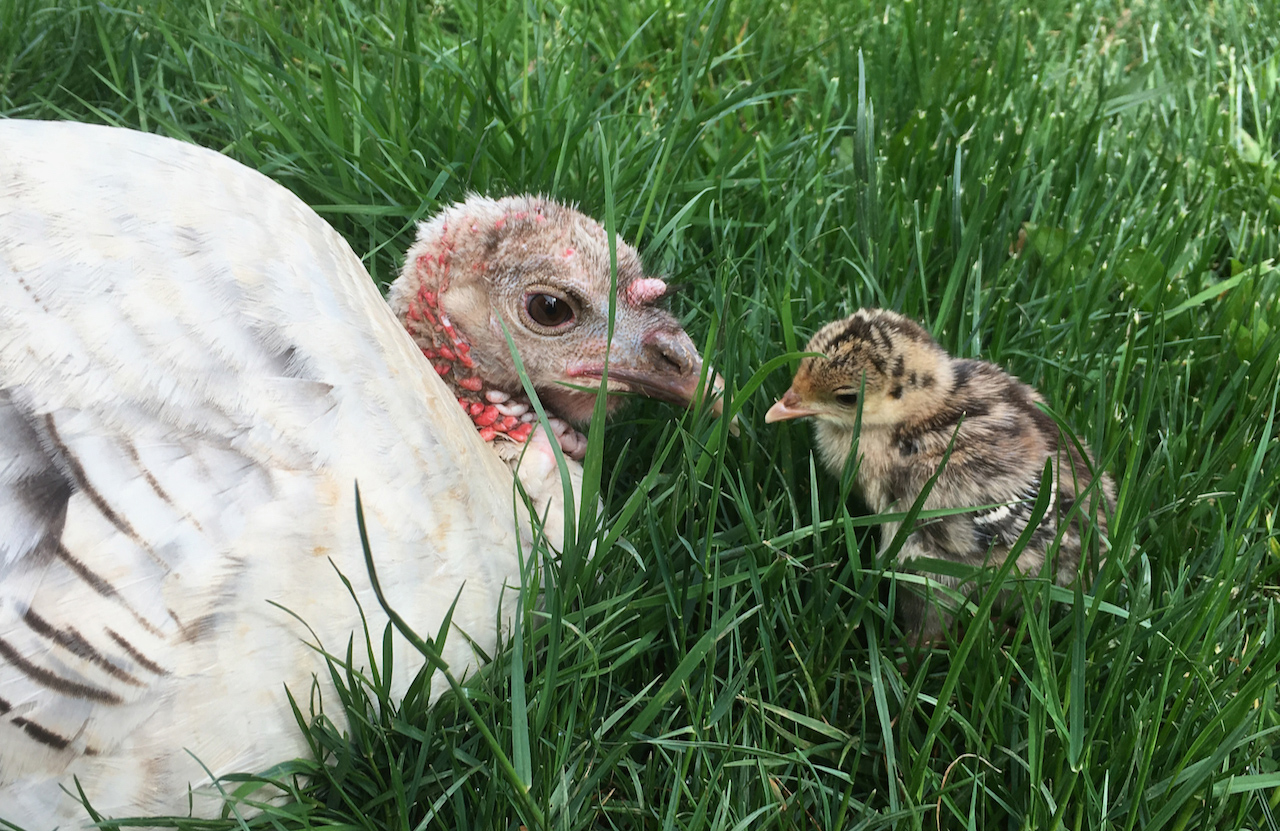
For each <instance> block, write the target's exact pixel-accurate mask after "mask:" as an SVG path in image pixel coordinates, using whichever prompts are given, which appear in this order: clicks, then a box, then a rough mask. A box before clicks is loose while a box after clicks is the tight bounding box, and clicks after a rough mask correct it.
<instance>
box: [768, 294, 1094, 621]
mask: <svg viewBox="0 0 1280 831" xmlns="http://www.w3.org/2000/svg"><path fill="white" fill-rule="evenodd" d="M805 351H806V352H819V353H822V355H823V357H813V356H810V357H807V358H805V359H803V360H802V361H801V362H800V367H799V369H798V370H797V371H796V375H795V379H794V380H793V381H792V383H791V388H790V389H788V390H787V391H786V393H785V394H784V395H783V396H782V398H781V399H780V400H779V401H778V402H777V403H776V404H774V405H773V407H772V408H770V410H769V412H768V413H767V414H766V415H765V421H766V422H774V421H783V420H786V419H793V418H806V417H811V418H813V419H814V421H815V425H814V427H815V429H814V433H815V436H816V439H817V446H818V451H819V455H820V456H821V457H822V461H823V463H824V464H825V465H826V466H827V469H828V470H830V471H831V472H832V473H834V474H835V475H837V476H839V475H840V474H841V473H842V472H843V470H844V467H845V464H846V462H847V460H848V457H849V454H850V453H851V452H852V448H853V440H854V438H855V435H856V437H857V440H858V454H859V456H860V458H859V459H858V460H857V462H856V464H857V465H858V467H857V484H858V486H859V488H860V490H861V491H862V494H863V496H864V497H865V498H866V500H867V503H868V505H869V506H870V507H871V509H872V510H874V511H875V512H877V513H887V512H891V511H892V512H900V511H906V510H907V509H909V508H910V507H911V506H912V504H913V503H914V502H915V501H916V498H917V497H918V496H919V495H920V493H921V491H922V490H923V489H924V486H925V484H926V483H927V482H928V481H929V479H930V478H932V477H933V476H934V474H935V473H938V471H939V468H941V473H939V474H938V480H937V481H936V482H935V483H934V485H933V489H932V490H931V491H930V492H929V495H928V496H927V497H926V498H925V501H924V505H923V509H924V510H935V509H946V508H974V509H975V510H973V511H966V512H963V513H957V514H951V515H949V516H944V517H938V518H935V519H932V520H927V521H923V522H920V523H919V524H918V525H917V527H916V528H915V529H914V530H913V531H912V533H911V534H910V535H909V536H908V537H907V539H906V541H905V542H904V544H903V546H902V549H901V551H900V552H899V554H898V559H899V560H900V561H901V562H903V563H909V562H910V561H911V560H915V559H920V558H929V559H937V560H950V561H952V562H956V563H963V564H966V565H973V566H981V565H983V564H992V565H999V564H1000V563H1003V562H1004V561H1005V558H1006V556H1007V555H1008V553H1009V551H1010V548H1011V547H1012V546H1013V545H1014V543H1015V542H1016V541H1017V539H1018V537H1019V535H1020V534H1022V532H1023V531H1024V529H1025V528H1026V527H1027V522H1028V520H1029V519H1030V514H1031V510H1032V507H1033V506H1034V504H1035V502H1036V497H1037V496H1038V493H1039V489H1040V478H1041V475H1042V473H1043V471H1044V466H1045V462H1046V460H1052V462H1053V470H1054V478H1053V480H1052V481H1051V483H1050V484H1051V486H1052V487H1053V492H1052V493H1051V494H1050V496H1049V500H1050V501H1049V507H1048V510H1047V511H1046V513H1045V515H1044V517H1043V518H1042V519H1041V521H1040V524H1039V525H1038V526H1037V527H1036V529H1035V531H1034V532H1033V533H1032V535H1031V537H1030V540H1029V542H1028V543H1027V545H1026V546H1025V548H1023V549H1022V551H1021V553H1020V554H1019V555H1018V560H1017V562H1016V564H1015V565H1016V567H1017V568H1018V570H1019V571H1020V572H1021V573H1023V574H1037V573H1039V572H1040V570H1041V568H1042V567H1043V566H1044V564H1045V558H1046V556H1047V554H1048V553H1049V550H1050V547H1051V544H1052V543H1053V542H1054V541H1055V539H1056V540H1057V543H1058V545H1057V549H1056V551H1057V560H1056V570H1055V571H1054V572H1053V574H1052V575H1051V576H1052V577H1053V578H1054V580H1055V582H1057V583H1058V584H1060V585H1066V584H1069V583H1071V582H1072V581H1073V580H1075V579H1076V577H1077V574H1078V573H1079V566H1080V556H1081V534H1082V530H1083V529H1082V523H1086V522H1087V523H1091V524H1095V525H1096V528H1097V530H1098V531H1099V532H1100V533H1102V534H1104V535H1105V534H1106V530H1107V515H1108V514H1109V513H1110V512H1111V511H1113V510H1114V509H1115V487H1114V485H1113V484H1112V482H1111V477H1110V476H1109V475H1107V474H1106V473H1095V464H1094V462H1093V459H1092V458H1091V457H1090V455H1089V451H1088V448H1087V447H1085V446H1084V444H1083V443H1077V440H1076V439H1075V438H1074V437H1072V436H1069V435H1063V434H1062V433H1061V432H1060V431H1059V429H1058V425H1057V423H1056V422H1054V420H1053V418H1052V417H1050V416H1049V415H1048V414H1047V413H1045V412H1044V411H1042V410H1041V409H1040V408H1039V407H1038V406H1036V405H1037V404H1040V403H1043V401H1044V399H1043V398H1041V397H1040V394H1039V393H1037V392H1036V391H1035V390H1034V389H1032V388H1031V387H1029V386H1027V385H1026V384H1024V383H1022V382H1021V381H1019V380H1018V379H1017V378H1014V377H1013V376H1011V375H1009V374H1008V373H1006V372H1005V371H1004V370H1002V369H1000V368H999V367H998V366H995V365H994V364H990V363H987V362H985V361H974V360H960V359H956V358H953V357H951V356H950V355H948V354H947V353H946V351H944V350H943V349H942V347H941V346H939V345H938V344H937V342H936V341H934V339H933V338H932V337H930V335H929V333H928V332H926V331H925V330H924V329H923V328H922V327H921V326H920V325H919V324H917V323H916V322H915V321H912V320H910V319H908V318H905V317H903V316H902V315H900V314H897V313H896V312H891V311H886V310H884V309H860V310H859V311H857V312H855V313H854V314H853V315H851V316H850V317H848V318H846V319H844V320H838V321H836V322H834V323H829V324H827V325H826V326H824V327H823V328H822V329H820V330H819V331H818V333H817V334H816V335H814V336H813V339H812V340H810V341H809V345H808V346H807V347H805ZM859 417H861V425H860V426H861V431H860V432H858V433H856V434H855V429H856V428H857V427H858V425H859ZM1082 451H1083V452H1082ZM948 452H950V456H949V457H948V456H947V454H948ZM944 458H945V459H946V465H945V467H943V466H942V465H943V460H944ZM897 531H898V523H897V522H886V523H884V524H882V525H881V527H880V538H881V544H882V545H883V546H887V545H888V544H889V543H890V541H892V540H893V538H894V535H895V534H896V533H897ZM931 577H933V579H934V580H936V581H938V582H940V583H942V584H944V585H948V586H951V587H952V588H955V587H956V586H957V585H959V580H956V579H954V578H951V577H943V576H938V575H931ZM897 605H898V611H899V618H900V622H901V624H902V629H903V631H904V632H906V633H907V635H908V637H909V639H911V640H912V641H914V642H916V643H927V642H930V641H935V640H937V639H938V637H939V636H940V635H941V633H942V629H943V627H944V625H945V624H946V621H947V620H948V617H949V616H948V615H947V614H946V613H945V612H942V611H940V610H939V609H938V608H937V607H936V606H934V605H931V604H928V603H926V601H925V600H924V599H923V598H922V597H920V596H919V595H916V594H914V593H913V592H911V591H907V592H899V593H898V604H897Z"/></svg>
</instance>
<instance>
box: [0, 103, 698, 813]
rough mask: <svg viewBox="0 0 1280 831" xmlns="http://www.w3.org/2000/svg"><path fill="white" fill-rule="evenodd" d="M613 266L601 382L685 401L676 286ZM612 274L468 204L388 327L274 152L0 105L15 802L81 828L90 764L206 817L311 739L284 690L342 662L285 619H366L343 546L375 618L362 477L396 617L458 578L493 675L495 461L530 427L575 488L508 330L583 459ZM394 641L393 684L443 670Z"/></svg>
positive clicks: (531, 455)
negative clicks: (531, 395)
mask: <svg viewBox="0 0 1280 831" xmlns="http://www.w3.org/2000/svg"><path fill="white" fill-rule="evenodd" d="M617 255H618V271H617V274H618V300H617V303H616V305H617V310H616V331H615V338H614V340H613V342H612V347H611V350H610V356H609V361H610V363H609V378H610V386H611V387H612V388H616V389H617V390H619V391H623V390H631V391H635V392H640V393H645V394H649V395H654V396H659V397H662V398H666V399H670V400H678V401H684V402H688V401H691V400H693V399H694V398H695V397H696V393H697V392H698V390H699V382H700V380H701V379H703V378H704V377H705V376H703V373H702V362H701V360H700V359H699V357H698V355H697V351H696V349H694V347H693V344H692V343H691V342H690V340H689V338H688V336H687V335H685V333H684V332H683V330H682V329H681V328H680V326H679V324H678V323H677V322H676V320H675V319H674V318H673V317H672V316H671V315H670V314H669V313H667V312H665V311H663V310H661V309H660V308H658V307H657V306H656V305H655V301H656V300H657V299H658V298H659V297H660V296H661V295H662V294H663V293H664V292H665V284H664V283H662V281H661V280H658V279H656V278H652V277H646V276H645V275H644V273H643V271H642V270H641V268H640V263H639V259H638V257H637V256H636V254H635V252H634V250H632V249H631V248H629V247H628V246H626V245H625V244H623V243H621V242H619V244H618V246H617ZM609 271H610V268H609V257H608V249H607V241H606V239H605V234H604V231H603V230H602V229H601V228H600V226H599V225H597V224H596V223H594V222H592V221H591V220H589V219H587V218H586V217H583V216H582V215H581V214H579V213H577V212H576V211H574V210H571V209H568V208H565V207H563V206H560V205H557V204H556V203H554V202H551V201H549V200H543V199H534V198H528V197H518V198H512V199H504V200H500V201H493V200H489V199H483V198H480V197H473V198H471V199H469V200H468V201H467V202H466V203H464V204H462V205H460V206H455V207H453V208H450V209H448V210H446V211H445V212H444V213H442V214H441V215H440V216H438V217H437V218H436V219H434V220H433V221H431V222H429V223H424V224H423V226H422V227H421V229H420V234H419V239H418V242H417V244H416V245H415V247H414V248H413V249H412V251H411V253H410V255H409V257H408V258H407V262H406V265H405V270H404V273H403V275H402V276H401V278H400V279H399V280H398V281H397V282H396V284H395V286H394V287H393V290H392V301H393V304H394V307H395V309H396V311H397V313H398V314H399V316H400V319H399V320H398V319H397V315H396V314H393V312H392V311H391V309H390V308H389V307H388V305H387V303H386V302H384V300H383V299H382V297H380V296H379V294H378V292H377V290H376V288H375V287H374V285H373V282H372V281H371V280H370V279H369V276H368V274H367V273H366V272H365V270H364V268H363V267H362V266H361V264H360V261H359V259H358V258H357V257H356V256H355V255H354V254H353V253H352V251H351V249H350V247H349V246H348V245H347V244H346V242H344V241H343V240H342V238H341V237H340V236H339V235H338V234H337V233H336V232H335V231H334V230H333V229H332V228H330V227H329V226H328V225H327V224H326V223H325V222H324V221H322V220H321V219H320V218H319V217H318V216H317V215H316V214H315V213H314V212H312V211H311V210H310V209H309V208H308V207H307V206H306V205H304V204H303V203H302V201H301V200H299V199H298V198H297V197H295V196H294V195H293V194H291V193H290V192H289V191H287V190H285V189H284V188H283V187H280V186H279V185H277V184H275V183H273V182H271V181H270V180H268V179H267V178H265V177H264V176H262V175H260V174H258V173H257V172H254V171H251V170H249V169H247V168H245V167H243V166H241V165H239V164H237V163H235V162H233V161H231V160H229V159H227V158H225V157H223V156H221V155H219V154H217V153H214V152H212V151H209V150H204V149H201V148H198V147H194V146H191V145H187V144H183V143H181V142H178V141H173V140H170V139H165V138H160V137H157V136H152V135H146V134H142V133H136V132H131V131H128V130H121V129H114V128H107V127H97V126H88V125H80V124H69V123H42V122H21V121H7V122H6V121H0V817H2V818H4V819H7V820H9V821H10V822H13V823H17V824H19V825H22V826H25V827H27V828H28V829H29V831H38V830H39V829H46V828H50V827H54V826H58V825H61V826H63V827H67V826H74V825H78V824H80V823H83V822H85V821H86V816H85V814H84V813H83V809H82V808H81V807H80V805H79V803H78V802H77V801H76V800H75V799H73V798H72V797H70V796H68V795H67V794H66V793H64V792H63V790H62V788H64V787H67V788H72V789H73V790H74V786H73V777H78V778H79V782H80V783H81V785H82V786H83V787H84V788H85V791H86V793H87V795H88V797H89V799H90V801H91V803H92V804H93V805H94V807H95V808H96V809H97V810H99V811H101V812H102V813H104V814H105V815H108V816H112V815H114V816H120V815H122V814H132V813H169V812H182V813H185V811H186V807H187V791H188V786H189V785H190V786H191V787H193V788H196V789H197V800H196V806H197V812H199V811H200V810H201V808H202V807H203V809H204V810H209V807H210V804H211V796H210V794H212V793H213V791H212V790H211V789H210V787H209V784H208V778H207V776H206V774H205V773H204V771H203V770H202V768H201V767H200V765H201V764H203V765H205V766H207V767H208V768H209V770H210V771H212V772H213V773H215V774H221V773H226V772H229V771H235V770H254V769H261V768H263V767H265V766H266V765H269V764H272V763H274V762H277V761H281V760H283V759H287V758H290V757H292V756H296V755H300V754H302V753H305V752H306V748H305V746H304V744H303V741H302V737H301V735H299V734H298V730H297V727H296V725H295V724H294V719H293V716H292V714H291V711H290V709H289V705H288V702H287V699H286V696H285V687H286V685H287V686H288V688H289V689H290V690H292V691H293V692H294V693H295V694H297V695H299V696H300V697H301V698H302V699H303V700H305V699H306V696H307V692H308V690H309V689H310V687H311V684H312V679H313V675H317V674H318V675H319V677H320V678H321V679H322V683H325V681H324V679H326V677H327V676H326V674H325V672H324V666H323V662H322V660H321V659H320V657H319V656H318V655H317V654H316V653H315V651H314V650H313V649H312V648H311V646H309V645H308V642H311V641H312V638H311V637H310V635H309V634H308V632H307V631H306V629H305V628H304V627H303V626H302V625H301V624H300V623H298V622H297V621H296V620H294V619H293V618H292V617H290V616H289V615H288V614H286V613H285V612H283V611H281V609H280V608H279V607H284V608H287V609H289V610H290V611H292V612H293V613H295V614H297V615H298V616H299V617H300V618H301V619H303V620H305V621H307V623H308V624H309V625H310V626H311V627H313V629H314V630H315V633H316V636H317V637H318V639H319V641H320V642H321V643H322V644H325V645H327V646H328V647H330V648H335V649H337V648H343V647H344V646H345V644H346V642H347V640H348V638H349V637H350V636H351V635H352V634H353V632H355V633H356V634H357V637H359V628H360V625H359V618H358V615H357V612H356V608H355V605H354V603H353V602H352V600H351V598H350V597H349V596H348V595H347V592H346V589H345V588H344V587H343V585H342V583H341V582H340V580H339V579H338V577H337V575H336V574H335V573H334V569H333V567H332V566H331V565H330V564H329V559H332V560H333V562H334V564H336V566H337V568H338V569H340V570H341V571H342V572H343V573H344V574H345V575H346V576H347V577H348V578H350V579H351V580H352V582H353V583H354V586H355V593H356V595H357V597H358V598H359V600H360V602H361V604H362V605H363V607H364V610H365V612H366V613H368V614H370V616H371V620H370V630H371V631H373V632H378V631H381V629H382V627H383V626H384V624H385V617H382V616H381V615H380V609H379V607H378V603H377V601H376V599H375V597H374V595H373V591H372V589H371V587H370V584H369V580H368V578H367V575H366V573H365V567H364V563H363V559H362V554H361V546H360V541H359V536H358V531H357V528H356V523H355V511H354V493H353V484H354V483H355V482H356V481H357V480H358V482H359V485H360V488H361V492H362V500H363V504H364V510H365V515H366V520H367V523H368V532H369V537H370V542H371V545H372V549H373V552H374V557H375V560H376V562H377V564H378V568H379V573H380V575H381V576H382V584H383V586H384V587H385V588H386V590H387V592H388V595H389V599H390V601H391V603H392V604H393V605H394V607H395V608H397V609H398V610H399V611H400V612H401V614H403V615H404V616H405V617H406V618H407V619H408V621H409V623H410V624H411V625H412V626H413V627H414V628H416V629H417V630H418V631H419V632H422V633H428V634H429V633H434V632H436V631H437V630H438V628H439V625H440V622H441V620H442V619H443V616H444V614H445V613H446V611H447V610H448V609H449V607H450V605H451V604H452V603H453V602H454V599H455V596H457V598H458V602H457V608H456V611H455V612H454V615H453V624H454V627H453V630H452V632H453V635H452V636H451V637H449V638H447V643H446V644H445V652H444V657H445V659H446V660H447V662H448V663H449V665H450V667H451V669H452V670H453V672H455V673H456V674H458V675H462V674H464V673H465V672H467V671H468V670H469V669H472V668H474V666H475V664H476V661H477V658H476V655H475V653H474V652H473V650H472V647H471V646H470V645H469V644H468V638H470V639H472V640H474V642H475V643H476V644H477V645H478V646H479V647H480V648H481V649H484V650H486V651H487V650H490V649H492V648H493V646H494V644H495V642H496V637H497V632H498V628H499V622H500V620H501V619H502V618H503V617H504V614H505V612H504V611H503V609H502V608H501V607H502V606H503V604H504V602H507V601H511V600H512V598H513V595H514V593H515V591H516V590H517V589H518V586H519V579H520V577H519V570H518V567H517V549H518V546H520V545H521V541H520V540H521V538H522V537H523V539H524V542H523V544H524V545H525V550H526V551H527V550H528V541H529V529H528V528H527V526H523V525H522V527H521V528H520V529H518V528H517V523H516V509H515V505H514V503H513V493H514V490H515V489H514V487H513V479H512V476H511V473H510V469H509V467H508V466H507V465H504V464H503V461H507V462H508V463H509V464H514V463H515V461H516V459H517V457H518V456H519V455H520V454H519V451H520V450H521V449H522V447H523V446H524V445H525V444H528V447H529V452H528V453H526V454H525V456H526V458H525V460H524V462H523V464H522V467H521V468H520V476H521V480H522V483H523V485H524V486H525V488H526V489H527V490H528V491H529V493H530V495H531V496H532V497H533V498H534V500H535V504H537V505H539V506H540V507H546V506H547V505H548V502H551V503H554V501H555V500H556V499H560V498H561V497H560V493H561V487H560V484H559V476H558V474H557V473H556V471H555V464H554V457H553V452H552V449H551V446H550V444H549V443H548V439H547V437H546V436H545V435H544V434H542V433H541V432H540V431H536V432H535V431H534V422H533V418H532V416H531V415H530V414H529V412H528V401H527V399H526V398H525V397H524V395H523V393H522V391H521V386H520V382H519V380H518V377H517V374H516V373H515V371H514V370H513V368H512V364H511V360H510V357H509V356H510V353H509V348H508V345H507V341H506V336H505V334H504V324H505V328H506V330H507V331H509V332H510V333H511V336H512V339H513V341H514V343H515V345H516V346H517V348H518V349H519V351H520V353H521V354H522V356H523V359H524V362H525V366H526V368H527V371H528V375H529V377H530V379H531V381H532V382H533V383H534V386H535V389H537V390H538V392H539V395H540V397H541V398H543V400H545V401H546V402H548V404H550V405H551V406H550V409H551V410H554V411H555V412H556V413H558V414H559V416H560V417H561V418H558V419H556V420H555V421H554V422H553V432H554V433H555V434H556V437H557V439H558V440H559V443H560V444H561V446H562V447H563V448H564V450H565V451H566V453H568V454H569V455H571V456H574V457H580V456H581V451H582V447H583V445H582V439H581V436H579V435H578V434H577V432H576V431H575V430H574V429H573V428H571V427H570V426H569V425H568V422H571V421H574V420H577V419H580V418H582V417H583V416H584V415H586V414H588V413H589V412H590V409H591V405H592V402H593V400H594V395H593V394H592V393H590V392H586V391H582V388H583V387H586V388H590V387H592V386H593V385H598V384H599V377H600V373H601V366H602V364H603V359H604V352H605V347H606V342H607V339H606V334H605V332H606V323H607V316H608V300H609ZM406 327H407V328H408V329H409V330H411V332H412V336H411V335H410V334H407V333H406ZM415 341H416V342H415ZM424 354H425V355H426V358H427V359H424V357H423V356H424ZM432 363H434V364H435V365H436V370H437V372H438V373H440V375H439V376H438V375H437V374H436V373H433V372H432ZM440 376H443V378H444V381H445V382H447V384H448V386H446V383H444V382H442V381H441V377H440ZM565 383H570V384H573V385H576V387H577V389H571V388H568V387H566V386H564V384H565ZM611 391H612V390H611ZM460 404H461V406H460ZM477 428H478V429H477ZM486 440H488V441H489V442H490V443H491V444H496V445H498V446H497V447H496V448H495V449H497V450H498V451H499V452H498V453H494V452H491V451H490V448H489V446H486ZM557 514H558V509H557V508H555V507H554V504H553V505H552V507H551V510H550V511H549V517H550V518H551V519H553V520H554V518H555V516H556V515H557ZM504 589H505V593H504ZM459 592H460V594H459ZM273 604H279V606H276V605H273ZM462 633H465V637H464V636H463V634H462ZM398 647H400V648H402V649H403V651H404V652H405V653H408V654H401V655H399V657H398V658H397V660H396V662H395V667H396V670H397V677H396V679H395V684H396V691H397V692H403V690H404V689H405V687H406V685H407V683H408V680H409V679H410V678H411V677H412V673H413V671H414V670H415V669H416V668H417V667H418V666H420V665H421V662H420V660H419V662H418V663H417V664H413V663H412V661H413V659H414V658H417V655H416V653H412V650H409V649H408V648H407V646H406V645H405V644H403V643H399V644H398ZM436 686H437V688H438V687H439V685H436ZM323 689H324V687H322V691H323ZM188 750H189V751H190V753H188ZM193 755H194V757H195V758H193ZM196 759H198V760H199V762H197V761H196ZM202 794H203V796H201V795H202ZM2 825H3V823H0V826H2Z"/></svg>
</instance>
